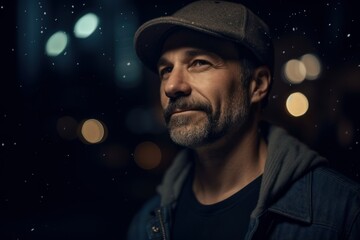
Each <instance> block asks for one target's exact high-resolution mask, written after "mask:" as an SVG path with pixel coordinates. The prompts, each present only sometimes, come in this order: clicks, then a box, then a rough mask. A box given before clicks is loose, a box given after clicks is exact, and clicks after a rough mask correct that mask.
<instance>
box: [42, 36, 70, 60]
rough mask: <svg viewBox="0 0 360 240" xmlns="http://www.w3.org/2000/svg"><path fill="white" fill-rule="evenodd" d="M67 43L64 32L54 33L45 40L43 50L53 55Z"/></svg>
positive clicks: (60, 51)
mask: <svg viewBox="0 0 360 240" xmlns="http://www.w3.org/2000/svg"><path fill="white" fill-rule="evenodd" d="M67 44H68V36H67V34H66V33H65V32H62V31H58V32H56V33H54V34H53V35H52V36H51V37H50V38H49V39H48V41H47V43H46V47H45V51H46V54H47V55H48V56H51V57H55V56H58V55H59V54H60V53H62V52H63V51H64V50H65V48H66V46H67Z"/></svg>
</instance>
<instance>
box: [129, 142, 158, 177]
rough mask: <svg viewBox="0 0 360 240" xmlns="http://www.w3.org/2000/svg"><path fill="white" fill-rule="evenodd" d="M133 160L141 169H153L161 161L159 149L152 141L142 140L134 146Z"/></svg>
mask: <svg viewBox="0 0 360 240" xmlns="http://www.w3.org/2000/svg"><path fill="white" fill-rule="evenodd" d="M134 160H135V162H136V164H137V165H138V166H139V167H141V168H143V169H146V170H150V169H154V168H156V167H157V166H158V165H159V164H160V162H161V150H160V148H159V147H158V146H157V145H156V144H155V143H153V142H142V143H140V144H139V145H138V146H136V148H135V152H134Z"/></svg>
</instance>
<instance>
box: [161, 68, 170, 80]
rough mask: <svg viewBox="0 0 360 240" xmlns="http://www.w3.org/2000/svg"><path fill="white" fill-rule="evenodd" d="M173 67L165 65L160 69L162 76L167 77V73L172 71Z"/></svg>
mask: <svg viewBox="0 0 360 240" xmlns="http://www.w3.org/2000/svg"><path fill="white" fill-rule="evenodd" d="M172 69H173V68H172V67H163V68H160V69H159V75H160V77H161V78H164V77H166V74H168V73H171V71H172Z"/></svg>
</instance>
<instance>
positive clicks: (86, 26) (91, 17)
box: [74, 13, 99, 38]
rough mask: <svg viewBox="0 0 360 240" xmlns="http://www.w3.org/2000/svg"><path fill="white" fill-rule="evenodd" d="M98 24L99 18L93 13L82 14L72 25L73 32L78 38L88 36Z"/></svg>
mask: <svg viewBox="0 0 360 240" xmlns="http://www.w3.org/2000/svg"><path fill="white" fill-rule="evenodd" d="M98 25H99V18H98V16H96V15H95V14H94V13H87V14H85V15H84V16H82V17H81V18H80V19H79V20H78V21H77V22H76V23H75V26H74V34H75V36H76V37H78V38H87V37H89V36H90V35H91V34H92V33H93V32H94V31H95V29H96V28H97V26H98Z"/></svg>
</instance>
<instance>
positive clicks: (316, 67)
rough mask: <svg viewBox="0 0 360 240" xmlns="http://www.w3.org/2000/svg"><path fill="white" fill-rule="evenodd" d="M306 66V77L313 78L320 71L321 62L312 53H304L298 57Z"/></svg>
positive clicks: (317, 75)
mask: <svg viewBox="0 0 360 240" xmlns="http://www.w3.org/2000/svg"><path fill="white" fill-rule="evenodd" d="M300 60H301V62H302V63H303V64H304V66H305V68H306V79H308V80H315V79H317V78H318V77H319V75H320V73H321V63H320V60H319V58H318V57H317V56H315V55H314V54H310V53H309V54H305V55H303V56H302V57H301V58H300Z"/></svg>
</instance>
